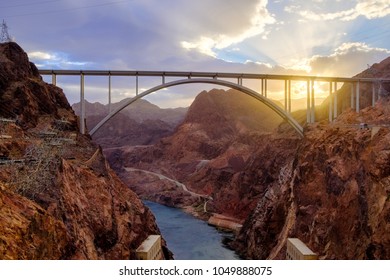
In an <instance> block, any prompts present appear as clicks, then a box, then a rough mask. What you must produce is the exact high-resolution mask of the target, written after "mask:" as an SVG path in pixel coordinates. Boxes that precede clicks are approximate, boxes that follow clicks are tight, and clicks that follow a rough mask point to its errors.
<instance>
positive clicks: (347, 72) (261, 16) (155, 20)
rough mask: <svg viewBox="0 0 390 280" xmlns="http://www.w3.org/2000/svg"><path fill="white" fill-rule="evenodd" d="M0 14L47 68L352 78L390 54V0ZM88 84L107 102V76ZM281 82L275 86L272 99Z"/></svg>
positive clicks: (125, 5)
mask: <svg viewBox="0 0 390 280" xmlns="http://www.w3.org/2000/svg"><path fill="white" fill-rule="evenodd" d="M0 20H5V21H6V23H7V25H8V32H9V34H10V35H11V37H12V38H13V40H14V41H16V42H17V43H18V44H19V45H20V46H21V47H22V48H23V49H24V50H25V51H26V52H27V53H28V55H29V58H30V60H31V61H33V62H34V63H35V64H36V65H37V66H38V67H39V68H41V69H77V70H79V69H99V70H165V71H205V72H239V73H262V74H299V75H302V74H307V75H322V76H342V77H351V76H354V75H356V74H358V73H360V72H361V71H363V70H365V69H367V67H368V66H370V65H372V64H374V63H377V62H380V61H381V60H383V59H385V58H386V57H388V56H390V0H348V1H342V0H312V1H306V0H275V1H271V0H270V1H267V0H242V1H237V0H207V1H206V0H198V1H183V0H13V1H9V0H0ZM48 80H49V79H48ZM160 82H161V80H153V79H146V78H144V79H140V81H139V85H140V88H141V90H146V89H148V88H150V87H151V86H153V85H157V84H158V83H160ZM244 83H245V81H244ZM58 85H59V86H61V87H62V88H63V89H64V92H65V94H66V95H67V97H68V99H69V102H70V103H74V102H77V101H78V99H79V85H78V78H76V77H75V78H63V77H59V78H58ZM134 85H135V81H134V78H129V77H127V78H116V79H113V91H112V92H113V100H114V101H119V100H120V99H122V98H125V97H131V96H133V95H134V93H135V89H134ZM86 86H87V88H86V98H87V99H88V100H90V101H93V102H94V101H99V102H102V103H106V102H107V100H108V97H107V92H108V90H107V78H90V77H87V78H86ZM248 86H252V85H248ZM283 86H284V85H282V84H280V85H279V84H275V85H273V86H272V85H271V86H270V89H271V90H273V91H274V97H273V98H274V99H278V98H281V96H282V87H283ZM253 87H255V86H254V85H253ZM202 89H210V86H206V85H196V86H194V85H192V86H180V87H174V88H170V89H169V90H163V91H161V92H158V93H155V94H152V95H151V96H150V97H148V100H150V101H151V102H153V103H155V104H157V105H159V106H160V107H183V106H188V105H189V104H190V103H191V102H192V100H193V98H194V96H195V95H196V94H197V93H199V92H200V91H201V90H202ZM293 89H294V90H293V98H296V99H299V98H303V97H304V94H303V92H304V91H303V92H301V91H300V90H299V85H298V84H297V85H294V86H293ZM257 90H258V89H257ZM324 91H325V92H326V90H325V89H324Z"/></svg>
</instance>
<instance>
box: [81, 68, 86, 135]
mask: <svg viewBox="0 0 390 280" xmlns="http://www.w3.org/2000/svg"><path fill="white" fill-rule="evenodd" d="M80 133H81V134H85V96H84V74H83V73H81V74H80Z"/></svg>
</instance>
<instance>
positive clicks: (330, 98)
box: [329, 81, 333, 122]
mask: <svg viewBox="0 0 390 280" xmlns="http://www.w3.org/2000/svg"><path fill="white" fill-rule="evenodd" d="M332 90H333V83H332V81H330V82H329V122H332V121H333V95H332Z"/></svg>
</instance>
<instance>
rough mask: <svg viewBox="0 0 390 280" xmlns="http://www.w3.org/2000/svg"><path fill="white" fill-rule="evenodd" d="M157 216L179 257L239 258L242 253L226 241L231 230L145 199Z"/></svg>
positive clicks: (169, 244)
mask: <svg viewBox="0 0 390 280" xmlns="http://www.w3.org/2000/svg"><path fill="white" fill-rule="evenodd" d="M144 203H145V204H146V205H147V206H148V207H149V208H150V210H151V211H152V212H153V214H154V216H155V217H156V221H157V225H158V227H159V228H160V231H161V233H162V235H163V237H164V239H165V240H166V242H167V245H168V248H169V250H171V251H172V253H173V254H174V258H175V260H236V259H239V257H238V255H237V254H236V253H235V252H234V251H232V250H229V249H228V248H226V247H225V246H224V245H223V244H222V240H223V238H225V237H228V236H229V235H227V233H223V232H220V231H218V230H217V229H216V228H214V227H211V226H209V225H208V224H207V223H206V222H205V221H202V220H199V219H196V218H194V217H193V216H191V215H190V214H188V213H185V212H184V211H182V210H180V209H176V208H171V207H167V206H164V205H160V204H157V203H154V202H150V201H144Z"/></svg>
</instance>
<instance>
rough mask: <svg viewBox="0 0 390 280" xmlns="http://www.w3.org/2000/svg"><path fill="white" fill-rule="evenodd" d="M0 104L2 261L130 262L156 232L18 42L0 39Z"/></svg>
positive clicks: (147, 212) (57, 90)
mask: <svg viewBox="0 0 390 280" xmlns="http://www.w3.org/2000/svg"><path fill="white" fill-rule="evenodd" d="M0 106H1V110H0V118H1V120H0V125H1V127H0V128H1V130H0V134H1V139H0V160H1V165H0V259H134V258H135V249H136V248H137V247H138V246H139V245H140V244H141V243H142V241H143V240H145V239H146V238H147V236H148V235H149V234H159V229H158V228H157V226H156V223H155V219H154V216H153V215H152V213H151V212H150V210H149V209H148V208H146V207H145V206H144V205H143V203H142V202H141V201H140V200H139V199H138V197H137V196H136V195H135V194H134V193H133V192H132V191H131V190H130V189H129V188H128V187H127V186H125V185H124V184H123V183H122V182H121V181H120V180H119V178H118V177H117V176H116V174H115V173H114V172H113V171H112V170H111V168H110V167H109V165H108V164H107V162H106V160H105V158H104V156H103V154H102V151H101V149H99V148H98V147H97V146H96V145H94V144H92V142H91V139H90V138H89V137H87V136H85V135H81V134H79V133H78V121H77V117H76V116H75V114H74V112H73V110H72V108H71V107H70V105H69V104H68V101H67V100H66V98H65V95H64V93H63V92H62V90H61V89H60V88H57V87H55V86H52V85H48V84H46V83H44V82H43V81H42V79H41V77H40V76H39V74H38V71H37V68H36V67H35V65H34V64H32V63H30V62H29V61H28V57H27V55H26V53H25V52H24V51H23V50H22V49H21V48H20V47H19V46H18V45H17V44H16V43H6V44H0ZM164 244H165V243H164ZM164 252H165V256H166V258H170V253H169V251H168V250H167V248H166V247H165V246H164Z"/></svg>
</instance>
